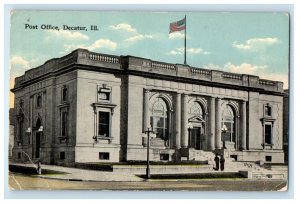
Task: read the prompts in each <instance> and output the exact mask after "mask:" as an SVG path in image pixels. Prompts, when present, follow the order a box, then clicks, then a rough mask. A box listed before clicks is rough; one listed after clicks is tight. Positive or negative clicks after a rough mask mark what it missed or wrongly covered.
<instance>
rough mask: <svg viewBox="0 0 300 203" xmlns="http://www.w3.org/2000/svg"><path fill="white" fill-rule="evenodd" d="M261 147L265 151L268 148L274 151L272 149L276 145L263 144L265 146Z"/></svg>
mask: <svg viewBox="0 0 300 203" xmlns="http://www.w3.org/2000/svg"><path fill="white" fill-rule="evenodd" d="M261 146H262V147H263V149H265V148H266V147H267V148H268V149H270V148H271V149H272V147H273V146H274V144H267V143H263V144H261Z"/></svg>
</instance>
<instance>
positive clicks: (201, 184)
mask: <svg viewBox="0 0 300 203" xmlns="http://www.w3.org/2000/svg"><path fill="white" fill-rule="evenodd" d="M286 184H287V182H286V181H282V180H278V181H277V180H276V181H275V180H265V181H257V180H181V181H144V182H118V181H114V182H107V181H102V182H90V181H66V180H55V179H45V178H39V177H31V176H25V175H22V174H14V173H11V174H10V175H9V187H10V188H11V189H14V190H20V189H26V190H35V189H39V190H60V189H69V190H70V189H73V190H76V189H89V190H152V191H157V190H164V191H168V190H190V191H277V190H280V189H282V188H283V187H284V186H286Z"/></svg>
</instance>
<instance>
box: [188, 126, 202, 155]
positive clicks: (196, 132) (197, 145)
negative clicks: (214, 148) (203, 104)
mask: <svg viewBox="0 0 300 203" xmlns="http://www.w3.org/2000/svg"><path fill="white" fill-rule="evenodd" d="M200 136H201V128H200V127H194V128H192V129H191V134H190V139H189V141H190V148H194V149H196V150H201V139H200V138H201V137H200Z"/></svg>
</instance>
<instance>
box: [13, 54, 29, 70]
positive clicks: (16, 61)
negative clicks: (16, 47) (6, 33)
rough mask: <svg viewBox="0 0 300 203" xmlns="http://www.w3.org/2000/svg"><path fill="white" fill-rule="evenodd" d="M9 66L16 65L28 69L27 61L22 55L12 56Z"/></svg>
mask: <svg viewBox="0 0 300 203" xmlns="http://www.w3.org/2000/svg"><path fill="white" fill-rule="evenodd" d="M10 63H11V67H13V66H18V67H23V68H24V69H29V68H30V66H29V61H27V60H26V59H24V58H23V57H22V56H12V57H11V59H10Z"/></svg>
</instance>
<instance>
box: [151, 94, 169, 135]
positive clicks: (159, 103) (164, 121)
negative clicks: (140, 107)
mask: <svg viewBox="0 0 300 203" xmlns="http://www.w3.org/2000/svg"><path fill="white" fill-rule="evenodd" d="M168 120H169V119H168V108H167V104H166V102H165V101H164V100H163V99H162V98H157V99H156V101H155V102H154V104H153V107H152V112H151V117H150V124H151V126H152V129H153V131H154V132H155V133H156V137H158V138H161V139H163V140H168V139H169V134H168V132H169V126H168Z"/></svg>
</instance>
